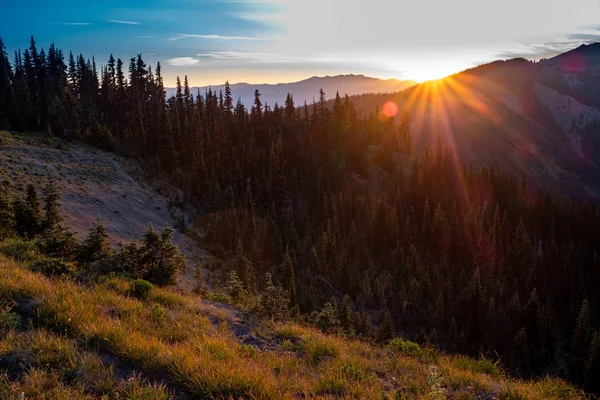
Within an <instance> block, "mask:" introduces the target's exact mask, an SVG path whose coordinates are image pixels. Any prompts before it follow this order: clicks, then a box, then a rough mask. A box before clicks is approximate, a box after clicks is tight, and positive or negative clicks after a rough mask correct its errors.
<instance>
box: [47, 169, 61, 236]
mask: <svg viewBox="0 0 600 400" xmlns="http://www.w3.org/2000/svg"><path fill="white" fill-rule="evenodd" d="M59 199H60V193H59V190H58V186H57V183H56V178H54V177H53V176H52V175H49V176H48V178H47V180H46V186H45V187H44V220H43V222H42V227H43V229H44V230H46V231H49V230H54V229H57V228H58V227H59V226H60V223H61V222H62V215H61V213H60V205H59Z"/></svg>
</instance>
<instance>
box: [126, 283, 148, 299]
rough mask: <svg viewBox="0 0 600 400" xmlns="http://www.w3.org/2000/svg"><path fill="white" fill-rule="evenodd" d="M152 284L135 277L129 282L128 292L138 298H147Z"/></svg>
mask: <svg viewBox="0 0 600 400" xmlns="http://www.w3.org/2000/svg"><path fill="white" fill-rule="evenodd" d="M153 288H154V285H153V284H152V283H150V282H148V281H146V280H144V279H136V280H134V281H133V282H131V288H130V289H129V293H130V294H131V295H132V296H133V297H136V298H138V299H140V300H143V299H147V298H148V296H149V295H150V292H152V289H153Z"/></svg>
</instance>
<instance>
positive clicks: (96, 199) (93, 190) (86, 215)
mask: <svg viewBox="0 0 600 400" xmlns="http://www.w3.org/2000/svg"><path fill="white" fill-rule="evenodd" d="M135 169H136V167H135V165H133V163H131V162H130V161H127V160H125V159H124V158H122V157H119V156H116V155H115V154H112V153H108V152H104V151H101V150H98V149H95V148H93V147H90V146H87V145H84V144H80V143H69V144H66V143H60V144H58V142H55V143H54V145H48V144H45V143H43V142H42V140H41V139H40V138H39V137H35V136H27V135H12V136H7V135H3V136H2V141H1V143H0V180H1V181H5V180H7V181H9V182H11V186H12V187H13V188H14V189H17V190H23V189H24V188H25V187H26V185H27V183H29V182H34V183H36V184H37V186H38V187H42V186H41V185H42V184H43V182H44V180H45V179H46V177H47V176H48V174H51V175H53V176H55V177H56V178H57V180H58V182H59V185H60V189H61V208H62V212H63V214H64V217H65V224H66V225H67V226H68V227H69V228H70V229H71V230H72V231H73V232H75V233H76V235H77V237H78V238H79V239H83V238H85V236H86V235H87V232H88V229H89V228H90V227H91V226H92V225H93V224H94V223H95V221H96V220H99V221H100V222H102V223H103V224H104V225H105V226H106V230H107V232H108V234H109V235H110V240H111V242H112V243H113V245H115V246H116V245H118V244H119V243H125V242H127V241H130V240H132V239H139V238H140V237H141V235H142V233H143V232H144V230H145V229H146V228H147V226H148V224H150V223H151V224H153V225H154V226H155V227H156V228H160V227H162V226H163V225H164V224H165V223H166V224H169V225H170V226H176V224H177V220H178V219H180V218H181V217H183V218H184V220H185V221H188V220H189V218H190V215H189V212H184V211H182V210H181V209H179V208H177V207H172V206H170V201H169V198H168V197H166V196H164V195H162V194H160V193H158V192H157V191H156V190H155V189H154V188H153V187H151V186H150V184H149V183H148V182H144V181H143V180H141V179H140V178H138V179H134V178H133V177H132V174H130V173H128V171H133V170H135ZM174 242H175V244H177V245H178V246H179V248H180V250H181V252H182V253H183V254H184V255H185V257H186V261H187V271H185V273H184V274H181V277H180V282H179V286H180V287H181V288H183V289H191V288H192V285H193V283H192V282H190V277H191V276H193V269H194V265H195V262H196V260H202V259H204V258H205V257H206V254H205V253H204V252H203V251H202V249H200V248H199V247H198V246H197V245H196V244H195V242H194V240H192V239H191V238H190V237H188V236H186V235H184V234H182V233H180V232H179V231H176V232H175V235H174Z"/></svg>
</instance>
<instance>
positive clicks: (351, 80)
mask: <svg viewBox="0 0 600 400" xmlns="http://www.w3.org/2000/svg"><path fill="white" fill-rule="evenodd" d="M413 85H416V82H414V81H410V80H403V81H400V80H397V79H377V78H370V77H367V76H364V75H336V76H324V77H317V76H313V77H312V78H309V79H305V80H302V81H299V82H291V83H278V84H258V85H257V84H251V83H235V84H231V92H232V97H233V98H234V100H236V101H237V99H239V98H241V100H242V103H243V104H244V105H245V106H246V107H250V106H251V105H252V103H253V101H254V91H255V90H258V91H259V92H260V94H261V101H262V103H263V104H268V105H271V106H273V105H274V104H275V102H277V103H278V104H279V105H283V103H284V102H285V98H286V96H287V94H288V93H291V94H292V95H293V97H294V102H295V104H296V105H297V106H299V105H302V104H304V102H305V101H306V102H307V103H309V104H310V103H312V101H313V99H314V100H315V101H316V100H318V96H319V90H320V89H323V91H324V92H325V95H326V97H327V98H328V99H331V98H334V97H335V93H336V92H337V91H339V93H340V95H342V96H343V95H344V94H347V95H349V96H352V95H357V94H364V93H394V92H398V91H400V90H403V89H406V88H408V87H410V86H413ZM224 88H225V85H217V86H202V87H193V88H191V92H192V93H193V94H194V95H195V94H196V93H198V91H199V92H200V93H201V94H204V92H206V91H208V90H209V89H212V90H213V91H215V92H217V93H218V92H219V91H222V90H224ZM176 90H177V89H176V88H166V91H167V97H170V96H173V95H175V93H176Z"/></svg>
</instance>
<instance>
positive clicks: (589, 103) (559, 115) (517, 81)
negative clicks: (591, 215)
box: [351, 43, 600, 198]
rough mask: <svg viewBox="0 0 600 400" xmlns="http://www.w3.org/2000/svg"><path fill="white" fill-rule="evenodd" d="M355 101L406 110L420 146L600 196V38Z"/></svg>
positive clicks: (361, 106)
mask: <svg viewBox="0 0 600 400" xmlns="http://www.w3.org/2000/svg"><path fill="white" fill-rule="evenodd" d="M351 100H352V101H353V102H354V103H355V104H356V107H357V109H358V110H359V112H361V113H362V114H363V115H366V114H368V113H370V112H372V111H373V110H374V109H375V107H376V106H379V107H381V106H382V105H383V104H385V103H386V102H388V101H393V102H395V103H396V104H397V105H398V107H399V108H403V107H404V108H406V109H407V110H408V111H409V114H410V115H411V117H412V127H411V128H412V132H414V143H415V145H416V148H417V149H423V148H424V147H425V146H427V145H429V146H433V147H435V145H436V142H437V140H438V138H441V139H442V142H444V143H445V144H447V145H449V146H450V147H451V148H452V149H455V150H456V152H457V155H458V159H459V160H461V161H463V160H473V162H474V163H475V164H481V163H494V164H498V165H502V166H504V167H506V168H509V169H512V170H513V171H516V172H518V173H521V172H523V173H525V174H526V175H527V176H528V178H529V179H531V180H532V181H533V182H535V183H538V184H542V185H550V186H552V187H554V188H556V189H558V190H560V191H561V192H562V193H565V194H568V195H572V194H576V195H578V196H583V197H585V196H592V197H594V198H597V197H598V196H599V195H600V167H599V166H598V163H597V160H598V154H599V152H600V43H595V44H590V45H582V46H580V47H578V48H576V49H573V50H571V51H569V52H566V53H564V54H561V55H558V56H556V57H553V58H551V59H545V60H541V61H540V62H530V61H527V60H525V59H513V60H508V61H496V62H492V63H490V64H486V65H481V66H479V67H476V68H473V69H470V70H467V71H464V72H461V73H458V74H455V75H452V76H451V77H448V78H446V79H443V80H439V81H429V82H425V83H422V84H420V85H417V86H414V87H411V88H409V89H407V90H404V91H402V92H399V93H394V94H369V95H360V96H355V97H353V98H352V99H351ZM397 119H398V118H397Z"/></svg>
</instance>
